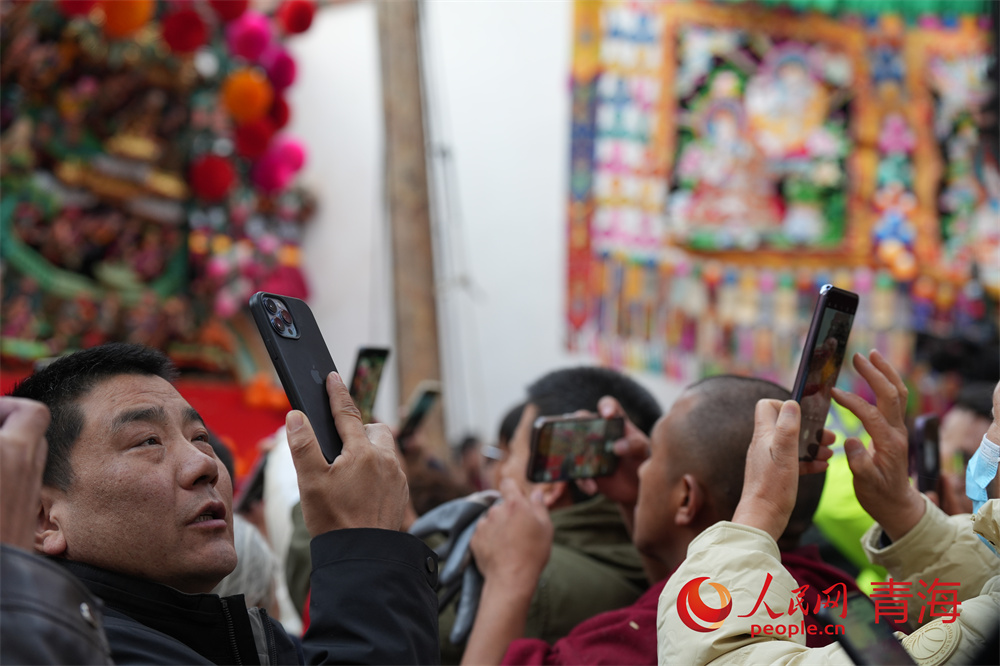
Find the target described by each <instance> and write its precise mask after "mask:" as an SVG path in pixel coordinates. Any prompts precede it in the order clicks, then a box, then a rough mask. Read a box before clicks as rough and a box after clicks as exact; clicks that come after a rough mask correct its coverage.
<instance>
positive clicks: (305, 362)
mask: <svg viewBox="0 0 1000 666" xmlns="http://www.w3.org/2000/svg"><path fill="white" fill-rule="evenodd" d="M264 298H273V299H277V300H280V301H281V302H283V303H284V304H285V306H286V307H287V308H288V311H289V313H291V315H292V320H293V321H294V322H295V327H296V329H297V331H298V333H299V337H298V338H297V339H290V338H286V337H284V336H282V335H280V334H279V333H278V332H277V331H275V330H274V328H273V327H272V326H271V321H270V318H271V315H269V314H268V312H267V310H266V309H265V307H264ZM250 312H251V314H252V315H253V320H254V323H255V324H257V330H258V331H260V336H261V338H263V340H264V346H265V347H267V353H268V355H269V356H270V357H271V362H272V363H273V364H274V369H275V370H276V371H277V373H278V379H280V380H281V386H282V387H283V388H284V389H285V395H287V396H288V402H290V403H291V404H292V407H293V408H294V409H297V410H299V411H301V412H304V413H305V415H306V416H308V417H309V423H310V424H311V425H312V427H313V431H314V432H315V433H316V438H317V439H318V440H319V445H320V448H321V449H322V450H323V455H324V456H325V457H326V459H327V461H328V462H333V460H334V458H336V457H337V456H339V455H340V452H341V450H342V449H343V448H344V444H343V441H342V440H341V439H340V434H339V433H338V432H337V426H336V424H335V423H334V420H333V414H332V412H331V411H330V397H329V395H328V394H327V392H326V377H327V375H329V374H330V373H331V372H336V371H337V366H336V365H335V364H334V362H333V358H332V357H331V356H330V350H329V349H327V347H326V343H325V342H324V341H323V334H322V333H320V330H319V325H318V324H317V323H316V318H315V317H313V313H312V310H310V309H309V306H308V305H306V304H305V302H304V301H301V300H299V299H297V298H290V297H288V296H281V295H279V294H266V293H264V292H262V291H260V292H257V293H256V294H254V295H253V296H251V297H250Z"/></svg>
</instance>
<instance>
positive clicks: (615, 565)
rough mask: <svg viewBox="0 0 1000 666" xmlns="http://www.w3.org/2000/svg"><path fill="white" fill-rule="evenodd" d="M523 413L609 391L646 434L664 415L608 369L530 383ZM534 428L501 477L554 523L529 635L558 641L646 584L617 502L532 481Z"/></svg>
mask: <svg viewBox="0 0 1000 666" xmlns="http://www.w3.org/2000/svg"><path fill="white" fill-rule="evenodd" d="M527 393H528V396H527V405H526V407H525V410H524V411H525V413H526V414H528V416H523V417H522V420H523V419H524V418H528V419H529V420H530V421H531V422H533V421H534V419H536V418H538V417H539V416H556V415H562V414H568V413H572V412H575V411H577V410H588V411H591V412H596V411H597V403H598V401H599V400H600V399H601V398H602V397H603V396H606V395H610V396H612V397H614V398H615V399H616V400H618V402H619V403H620V404H621V405H622V408H623V409H624V410H625V413H626V414H627V415H628V418H629V420H631V421H632V423H634V424H635V425H636V426H637V427H638V428H639V429H640V430H642V431H643V432H644V433H646V434H647V435H648V434H649V432H650V431H651V430H652V427H653V424H654V423H656V420H657V419H658V418H659V417H660V413H661V411H662V410H661V409H660V406H659V404H658V403H657V402H656V399H655V398H654V397H653V396H652V395H651V394H650V393H649V392H648V391H647V390H646V389H644V388H643V387H642V386H640V385H639V384H638V383H637V382H635V381H634V380H632V379H630V378H629V377H626V376H625V375H623V374H621V373H619V372H616V371H614V370H610V369H607V368H597V367H577V368H568V369H563V370H556V371H554V372H550V373H548V374H546V375H545V376H543V377H541V378H540V379H538V380H537V381H536V382H534V383H533V384H532V385H531V386H529V387H528V391H527ZM529 439H530V428H527V429H525V428H518V430H517V431H516V432H515V435H514V437H513V438H512V439H511V441H510V450H509V452H508V454H507V457H506V459H505V460H504V461H503V462H502V463H500V465H501V467H500V478H501V479H513V480H514V481H515V482H516V483H518V485H520V486H522V488H523V489H524V490H525V492H526V493H527V494H531V493H537V494H539V495H540V496H541V498H542V501H543V502H544V504H545V506H546V507H547V508H548V510H549V514H550V516H551V519H552V525H553V528H554V536H553V544H552V551H551V555H550V556H549V561H548V564H547V565H546V567H545V569H544V570H543V571H542V575H541V577H540V579H539V583H538V587H537V588H536V591H535V595H534V597H533V598H532V600H531V607H530V609H529V611H528V619H527V624H526V627H525V633H524V635H525V636H526V637H528V638H541V639H543V640H545V641H548V642H555V641H556V640H558V639H559V638H562V637H563V636H565V635H566V634H568V633H569V632H570V630H571V629H572V628H573V627H575V626H576V625H577V624H579V623H580V622H582V621H583V620H585V619H587V618H589V617H592V616H594V615H596V614H598V613H601V612H604V611H607V610H611V609H614V608H621V607H623V606H628V605H629V604H631V603H633V602H634V601H635V600H636V599H638V598H639V596H640V595H641V594H642V593H643V592H644V591H645V590H646V589H647V587H648V586H649V583H648V581H647V580H646V576H645V574H644V572H643V568H642V560H641V559H640V557H639V553H638V551H636V549H635V546H633V545H632V540H631V538H630V537H629V533H628V531H627V530H626V528H625V523H624V522H623V520H622V517H621V513H620V512H619V510H618V506H617V505H616V504H614V503H613V502H611V501H609V500H608V499H606V498H605V497H604V496H603V495H587V494H585V493H583V492H582V491H581V490H580V489H579V488H578V487H577V486H576V484H575V483H572V482H564V481H557V482H552V483H531V482H530V481H528V480H527V474H526V470H527V466H528V458H529V455H530V448H531V444H530V441H529ZM454 620H455V610H454V606H451V607H449V608H448V609H447V610H446V611H445V612H444V613H443V614H442V615H441V618H440V623H439V629H440V634H441V656H442V661H443V662H444V663H446V664H447V663H458V662H459V661H460V660H461V658H462V653H463V651H464V646H455V645H452V643H451V641H450V640H449V634H450V632H451V628H452V625H453V623H454Z"/></svg>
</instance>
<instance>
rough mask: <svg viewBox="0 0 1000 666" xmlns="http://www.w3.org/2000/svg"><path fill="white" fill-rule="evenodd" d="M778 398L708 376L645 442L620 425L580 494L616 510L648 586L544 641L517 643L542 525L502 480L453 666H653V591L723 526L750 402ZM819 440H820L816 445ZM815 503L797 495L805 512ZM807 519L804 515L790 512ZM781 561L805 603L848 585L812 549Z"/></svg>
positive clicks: (476, 543)
mask: <svg viewBox="0 0 1000 666" xmlns="http://www.w3.org/2000/svg"><path fill="white" fill-rule="evenodd" d="M788 396H789V392H788V391H787V390H786V389H783V388H781V387H780V386H777V385H775V384H772V383H771V382H767V381H764V380H760V379H753V378H747V377H735V376H717V377H711V378H709V379H706V380H703V381H701V382H697V383H695V384H693V385H692V386H690V387H688V389H687V390H685V391H684V393H683V394H681V396H680V397H679V398H678V400H677V401H676V402H675V403H674V405H673V406H672V407H671V409H670V411H669V412H668V413H667V414H666V415H664V416H663V417H662V418H660V419H659V420H658V421H657V422H656V425H655V427H654V428H653V432H652V438H648V437H646V436H645V435H644V434H643V433H642V431H641V430H639V429H638V428H636V427H635V425H634V424H632V423H631V422H628V421H627V422H626V436H625V438H624V441H619V442H617V443H616V444H615V450H616V452H617V453H618V454H619V456H620V460H619V464H618V468H617V470H616V471H615V473H614V474H613V475H612V476H609V477H606V478H603V479H595V480H592V481H590V482H589V484H584V485H591V484H592V485H593V486H594V487H595V488H596V489H599V490H600V491H601V492H602V493H603V494H604V495H605V496H607V497H608V498H609V499H612V500H614V501H615V502H616V503H617V504H618V505H619V507H620V509H621V511H622V514H623V515H624V516H625V517H626V522H627V524H628V526H629V529H630V532H631V534H632V540H633V542H634V543H635V545H636V547H637V548H638V550H639V552H640V553H641V555H642V559H643V564H644V568H645V572H646V574H647V576H648V580H649V581H650V583H651V584H652V585H651V587H650V588H649V590H648V591H647V592H645V593H644V594H643V595H642V596H641V597H639V599H638V600H636V601H635V603H633V604H632V605H631V606H628V607H625V608H621V609H618V610H612V611H608V612H604V613H601V614H599V615H596V616H594V617H592V618H590V619H588V620H585V621H583V622H581V623H580V624H578V625H577V626H576V627H575V628H574V629H573V630H572V631H571V632H570V633H569V634H568V635H567V636H566V637H565V638H563V639H561V640H558V641H556V642H555V643H554V644H549V643H547V642H545V641H541V640H537V639H531V638H523V636H524V630H523V627H524V622H525V618H526V617H527V607H528V601H527V600H530V598H531V596H532V595H533V594H535V587H536V584H537V581H538V575H539V572H540V571H541V570H542V568H543V567H544V566H545V562H546V554H547V544H548V541H549V539H550V538H551V532H552V527H551V522H550V521H549V520H548V515H547V513H546V512H545V510H544V505H543V504H542V502H541V499H540V498H539V497H538V496H537V494H536V495H533V496H532V497H531V499H529V497H528V495H527V494H526V493H525V492H524V490H522V489H521V488H520V487H519V486H518V485H517V484H516V483H515V482H514V481H513V480H506V481H504V486H503V488H502V492H503V497H504V502H503V503H502V504H499V505H494V507H493V508H491V509H490V511H489V513H488V514H487V517H486V518H485V519H484V520H483V521H481V522H480V525H479V527H478V528H477V530H476V534H475V535H474V537H473V540H472V550H473V554H474V556H475V558H476V563H477V565H478V566H479V568H480V570H481V571H482V573H483V576H484V578H485V584H484V588H483V593H482V598H481V601H480V606H479V612H478V614H477V616H476V622H475V625H474V626H473V630H472V635H471V637H470V639H469V645H468V647H467V649H466V653H465V660H464V662H463V663H470V664H473V663H480V664H482V663H509V664H597V663H604V664H643V663H646V664H651V663H655V662H656V605H657V599H658V597H659V594H660V591H661V590H662V589H663V586H664V584H665V583H666V581H667V580H668V579H669V577H670V576H671V574H672V572H673V571H674V570H675V569H676V568H677V566H678V565H679V564H680V563H681V562H682V561H683V560H684V557H685V554H686V551H687V545H688V544H689V543H691V541H693V540H694V539H695V537H697V536H698V535H699V534H700V533H701V532H702V531H704V530H705V529H707V528H708V527H709V526H711V525H713V524H714V523H716V522H718V521H720V520H725V519H728V518H730V517H732V515H733V511H734V510H735V508H736V504H737V502H738V500H739V497H740V491H741V489H742V486H743V466H744V461H745V459H746V452H747V449H748V447H749V444H750V440H751V437H752V435H753V429H754V409H755V406H756V404H757V401H758V400H759V399H762V398H768V397H776V398H779V399H784V398H787V397H788ZM599 412H600V414H601V416H603V417H605V418H608V417H611V416H616V415H623V410H622V409H621V406H620V405H619V404H618V403H617V402H616V401H615V400H613V399H611V398H603V399H602V400H601V402H600V405H599ZM533 419H534V413H533V409H532V408H530V407H529V408H528V409H526V410H525V415H524V416H523V417H522V420H521V424H520V426H519V428H520V430H521V432H520V433H519V435H521V436H524V435H525V434H526V433H527V431H528V430H529V429H530V424H531V423H532V421H533ZM517 439H518V436H517V435H516V436H515V441H516V440H517ZM830 439H831V436H830V435H829V434H827V435H825V436H824V443H825V445H826V446H828V445H829V442H830ZM513 452H514V450H513V449H512V453H513ZM828 456H829V450H828V449H826V448H822V449H821V455H820V460H817V461H816V462H815V463H811V464H810V467H809V469H810V470H811V471H814V472H820V471H822V469H823V468H824V465H825V463H824V462H823V460H825V458H826V457H828ZM811 483H813V484H815V483H817V482H815V481H813V482H811ZM818 495H819V493H818V492H815V491H814V492H811V493H807V496H808V497H809V498H810V499H809V502H811V504H812V509H815V501H816V497H818ZM810 511H811V509H810V508H808V507H806V508H803V509H802V510H801V511H800V513H801V514H808V513H809V512H810ZM800 530H801V526H800V525H797V526H796V527H795V528H794V529H793V530H792V532H791V533H790V534H789V540H788V542H789V543H790V544H791V545H792V546H794V545H795V541H796V540H797V538H798V536H799V534H800ZM783 561H786V565H787V566H789V568H790V570H791V571H792V572H793V575H794V576H796V579H797V580H801V581H802V583H803V584H809V585H810V586H811V587H813V593H812V596H813V597H814V596H815V595H816V587H815V586H819V585H822V586H823V587H821V588H819V589H825V587H828V586H830V585H833V584H838V583H844V585H845V586H847V587H849V588H853V584H852V583H851V581H850V579H849V578H848V577H847V576H846V575H845V574H843V572H840V571H838V570H836V569H834V568H832V567H829V566H827V565H826V564H824V563H823V562H821V561H819V560H818V559H817V558H816V555H815V552H814V551H811V550H810V551H802V550H793V551H790V552H789V553H788V555H787V560H786V558H785V556H783Z"/></svg>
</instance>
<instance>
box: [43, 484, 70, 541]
mask: <svg viewBox="0 0 1000 666" xmlns="http://www.w3.org/2000/svg"><path fill="white" fill-rule="evenodd" d="M61 495H62V492H61V491H59V490H54V489H52V488H49V487H46V486H43V487H42V501H41V502H40V503H39V505H38V521H37V524H36V525H35V550H37V551H38V552H39V553H42V554H43V555H49V556H51V557H58V556H60V555H62V554H64V553H65V552H66V534H65V533H64V532H63V530H62V527H61V526H60V524H59V522H60V521H59V518H58V516H57V515H55V513H57V510H54V507H57V506H58V505H59V504H58V502H57V501H56V500H57V499H59V498H60V497H61Z"/></svg>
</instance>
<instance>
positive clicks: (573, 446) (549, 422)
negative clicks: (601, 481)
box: [528, 417, 625, 483]
mask: <svg viewBox="0 0 1000 666" xmlns="http://www.w3.org/2000/svg"><path fill="white" fill-rule="evenodd" d="M624 436H625V422H624V421H623V420H622V419H620V418H614V419H600V418H586V417H584V418H577V417H569V418H555V419H551V418H542V419H539V420H538V421H537V422H536V423H535V430H534V432H533V438H532V455H531V461H530V464H529V466H528V478H529V479H530V480H531V481H533V482H535V483H545V482H548V481H563V480H566V479H589V478H594V477H598V476H608V475H609V474H613V473H614V471H615V469H616V468H617V467H618V456H616V455H615V453H614V443H615V441H617V440H619V439H621V438H622V437H624Z"/></svg>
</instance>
